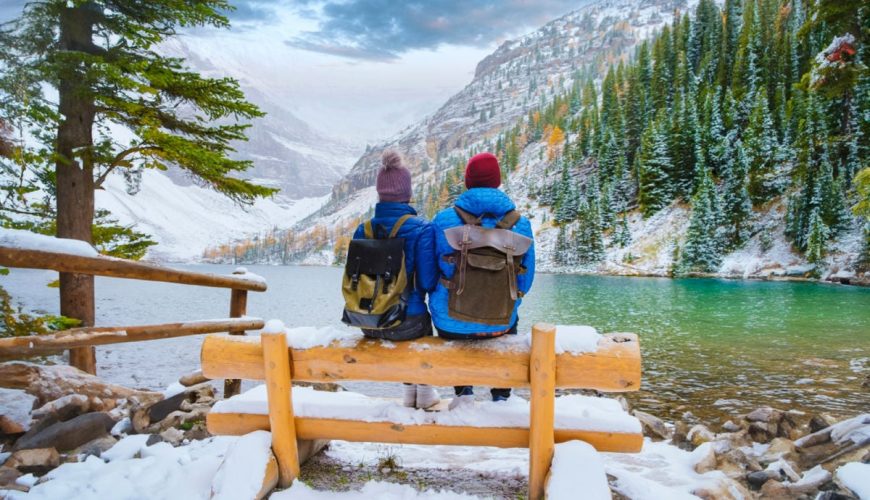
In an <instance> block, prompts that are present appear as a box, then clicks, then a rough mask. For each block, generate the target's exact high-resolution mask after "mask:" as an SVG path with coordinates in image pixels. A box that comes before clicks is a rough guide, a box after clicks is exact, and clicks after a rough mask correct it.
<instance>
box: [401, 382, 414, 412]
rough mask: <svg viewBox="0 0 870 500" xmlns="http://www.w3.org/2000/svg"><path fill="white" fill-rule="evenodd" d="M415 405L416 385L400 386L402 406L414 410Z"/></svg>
mask: <svg viewBox="0 0 870 500" xmlns="http://www.w3.org/2000/svg"><path fill="white" fill-rule="evenodd" d="M416 405H417V385H416V384H402V406H405V407H407V408H414V407H415V406H416Z"/></svg>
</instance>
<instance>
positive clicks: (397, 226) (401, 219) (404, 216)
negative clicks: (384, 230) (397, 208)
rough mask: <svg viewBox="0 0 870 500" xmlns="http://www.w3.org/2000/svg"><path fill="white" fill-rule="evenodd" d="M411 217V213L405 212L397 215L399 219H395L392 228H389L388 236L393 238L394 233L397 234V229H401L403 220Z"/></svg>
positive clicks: (405, 220)
mask: <svg viewBox="0 0 870 500" xmlns="http://www.w3.org/2000/svg"><path fill="white" fill-rule="evenodd" d="M412 217H413V215H411V214H405V215H403V216H401V217H399V220H397V221H396V223H395V224H393V229H391V230H390V238H395V237H396V235H397V234H399V229H402V225H404V224H405V222H407V221H408V219H410V218H412Z"/></svg>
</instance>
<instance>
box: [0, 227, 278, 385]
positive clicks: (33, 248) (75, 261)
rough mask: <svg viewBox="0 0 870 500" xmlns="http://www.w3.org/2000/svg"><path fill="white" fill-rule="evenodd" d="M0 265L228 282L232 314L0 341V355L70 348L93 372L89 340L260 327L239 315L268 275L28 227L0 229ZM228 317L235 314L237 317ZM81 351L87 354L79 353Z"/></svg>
mask: <svg viewBox="0 0 870 500" xmlns="http://www.w3.org/2000/svg"><path fill="white" fill-rule="evenodd" d="M0 266H5V267H17V268H25V269H50V270H54V271H58V272H60V273H71V274H84V275H92V276H106V277H112V278H124V279H136V280H143V281H158V282H165V283H177V284H181V285H195V286H206V287H216V288H229V289H230V290H231V293H230V311H229V312H230V314H229V316H230V318H231V319H230V320H207V321H195V322H187V323H171V324H164V325H146V326H136V327H124V326H118V327H102V328H94V327H92V326H91V325H85V328H77V329H74V330H68V331H65V332H61V333H57V334H54V335H47V336H35V335H34V336H26V337H18V338H15V339H7V340H4V341H2V342H0V359H5V358H8V357H11V356H25V355H31V354H35V353H37V352H46V351H52V350H55V351H56V350H58V349H73V351H71V353H72V352H75V353H77V355H76V356H73V355H71V356H70V361H71V362H72V363H73V364H74V365H75V366H76V367H77V368H79V369H81V370H83V371H86V372H88V373H91V374H96V370H97V366H96V356H95V354H94V350H93V346H94V345H101V344H110V343H117V342H135V341H143V340H155V339H161V338H169V337H178V336H182V335H199V334H203V333H217V332H223V331H225V332H229V333H230V334H233V335H244V333H245V330H249V329H259V328H262V327H263V322H262V321H261V320H259V319H256V318H244V319H241V318H243V317H244V316H245V315H246V313H247V304H248V292H249V291H252V292H265V291H266V288H267V286H266V280H265V279H263V278H262V277H260V276H257V275H256V274H252V273H249V272H248V271H247V270H246V269H244V268H239V269H237V270H236V271H235V272H234V273H233V274H232V275H229V276H227V275H219V274H211V273H197V272H192V271H184V270H180V269H172V268H169V267H164V266H160V265H156V264H149V263H145V262H138V261H133V260H126V259H118V258H114V257H106V256H104V255H99V253H98V252H97V251H96V250H95V249H94V248H93V247H92V246H90V245H89V244H87V243H85V242H83V241H76V240H70V239H63V238H54V237H51V236H44V235H39V234H34V233H31V232H29V231H18V230H13V229H0ZM232 318H236V319H235V320H234V319H232ZM83 351H84V354H85V355H81V354H82V352H83ZM240 387H241V381H240V380H237V379H227V380H226V381H225V383H224V395H225V396H227V397H229V396H232V395H234V394H238V392H239V389H240Z"/></svg>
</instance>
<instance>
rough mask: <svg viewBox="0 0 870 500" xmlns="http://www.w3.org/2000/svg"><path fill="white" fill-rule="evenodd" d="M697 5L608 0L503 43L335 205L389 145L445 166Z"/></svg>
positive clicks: (420, 164) (423, 168)
mask: <svg viewBox="0 0 870 500" xmlns="http://www.w3.org/2000/svg"><path fill="white" fill-rule="evenodd" d="M695 3H697V2H696V0H692V1H685V0H683V1H671V0H668V1H665V0H644V1H639V0H601V1H597V2H593V3H591V4H590V5H587V6H585V7H583V8H580V9H578V10H576V11H574V12H571V13H569V14H567V15H565V16H563V17H561V18H559V19H556V20H554V21H551V22H550V23H548V24H546V25H545V26H543V27H541V28H539V29H538V30H536V31H534V32H532V33H529V34H527V35H525V36H523V37H521V38H518V39H516V40H510V41H507V42H504V43H503V44H502V45H501V46H500V47H499V48H498V49H497V50H496V51H495V52H493V53H492V54H491V55H490V56H488V57H486V58H485V59H483V60H482V61H481V62H480V63H479V64H478V65H477V69H476V71H475V75H474V79H473V80H472V81H471V83H469V84H468V86H466V87H465V88H464V89H463V90H462V91H460V92H459V93H458V94H456V95H454V96H453V97H451V98H450V99H449V100H448V101H447V102H446V103H445V104H444V105H443V106H442V107H441V108H440V109H439V110H438V111H437V112H435V113H434V114H433V115H432V116H430V117H428V118H426V119H425V120H423V121H421V122H420V123H418V124H416V125H414V126H411V127H409V128H408V129H406V130H404V131H402V132H400V133H399V134H398V135H397V136H395V137H393V138H391V139H389V140H387V141H385V142H384V143H383V144H380V145H378V146H376V147H373V148H371V149H370V150H369V151H367V152H366V153H365V154H364V155H363V156H362V157H361V158H360V159H359V160H358V161H357V162H356V163H355V164H354V166H353V168H352V169H351V170H350V172H349V173H348V174H347V175H346V176H345V177H344V178H343V179H342V180H341V181H340V182H339V183H338V184H337V185H336V186H335V188H334V189H333V193H332V194H333V196H332V200H331V201H332V203H331V204H330V207H331V208H330V209H329V210H328V211H332V210H338V209H340V208H341V207H342V206H343V205H344V203H345V200H347V198H349V197H350V196H351V195H353V194H355V193H357V192H358V191H360V190H362V189H364V188H366V187H369V186H372V185H373V184H374V178H375V175H376V173H377V169H378V167H379V166H380V154H381V152H382V151H383V150H384V149H386V148H396V149H398V150H399V151H401V152H402V153H403V154H404V155H405V157H406V158H407V160H408V163H409V164H410V165H411V166H412V167H413V169H414V172H415V173H418V174H422V173H426V172H429V171H433V170H434V171H436V172H437V171H443V170H444V169H446V168H449V167H451V166H453V165H452V163H451V162H450V158H451V156H452V155H457V154H460V153H462V152H464V151H465V150H467V149H469V148H472V147H474V146H475V145H476V144H480V143H481V142H483V141H485V140H486V139H490V138H493V137H494V136H496V135H497V134H499V133H500V132H502V131H503V130H505V129H507V128H510V127H513V126H514V125H515V124H516V123H517V122H518V120H520V119H522V118H524V117H525V116H526V114H527V113H528V112H529V111H530V110H531V109H533V108H535V107H537V106H539V105H541V104H542V103H545V102H549V101H550V100H552V98H553V96H554V95H556V94H558V93H560V92H563V91H565V90H566V89H569V88H570V87H571V85H572V83H573V81H574V79H575V78H578V77H580V78H583V77H585V76H587V75H590V74H593V75H598V74H601V73H602V72H603V71H604V70H605V69H606V67H607V65H608V64H610V63H611V62H613V61H615V60H617V59H619V58H620V57H624V56H626V55H627V54H628V53H629V50H630V49H631V48H633V47H634V46H635V45H636V44H637V43H638V42H639V41H641V40H643V39H646V38H648V37H649V36H650V34H652V33H653V32H655V30H657V29H659V28H661V27H662V26H663V25H664V24H665V23H668V22H671V21H672V20H673V15H674V12H675V11H677V12H679V11H680V10H682V11H685V10H686V9H688V8H691V7H692V6H693V5H694V4H695Z"/></svg>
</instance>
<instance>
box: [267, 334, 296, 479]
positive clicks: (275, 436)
mask: <svg viewBox="0 0 870 500" xmlns="http://www.w3.org/2000/svg"><path fill="white" fill-rule="evenodd" d="M260 342H261V343H262V346H263V364H264V368H265V371H266V393H267V395H268V398H269V425H270V427H271V431H272V451H273V452H274V453H275V458H276V459H278V475H279V480H278V484H279V485H280V486H281V487H282V488H287V487H289V486H290V484H291V483H293V480H294V479H296V478H297V477H299V451H298V450H297V449H296V423H295V421H294V419H293V400H292V395H291V386H292V384H291V382H290V351H289V350H288V349H287V337H286V336H285V335H284V333H264V334H262V335H261V336H260Z"/></svg>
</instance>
